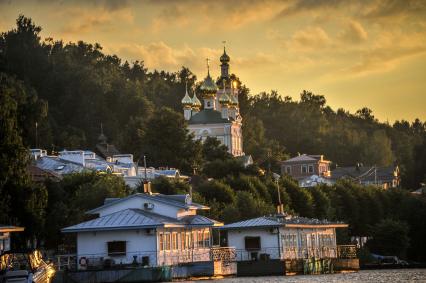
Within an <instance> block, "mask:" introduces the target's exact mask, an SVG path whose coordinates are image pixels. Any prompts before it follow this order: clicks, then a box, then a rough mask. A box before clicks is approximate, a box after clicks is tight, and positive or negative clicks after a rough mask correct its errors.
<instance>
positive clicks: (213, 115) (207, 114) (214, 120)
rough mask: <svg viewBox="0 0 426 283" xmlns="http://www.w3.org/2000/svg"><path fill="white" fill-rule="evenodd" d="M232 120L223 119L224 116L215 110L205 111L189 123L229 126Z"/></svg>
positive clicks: (193, 117)
mask: <svg viewBox="0 0 426 283" xmlns="http://www.w3.org/2000/svg"><path fill="white" fill-rule="evenodd" d="M231 121H232V119H231V118H230V119H229V120H228V119H224V118H222V114H221V113H220V112H219V111H217V110H213V109H203V110H201V111H200V112H198V113H197V114H195V115H194V116H192V117H191V119H189V121H188V123H189V124H190V125H192V124H229V123H231Z"/></svg>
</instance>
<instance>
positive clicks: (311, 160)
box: [281, 154, 331, 181]
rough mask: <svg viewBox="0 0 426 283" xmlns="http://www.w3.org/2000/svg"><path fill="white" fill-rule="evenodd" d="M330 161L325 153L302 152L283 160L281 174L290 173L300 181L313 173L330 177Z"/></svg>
mask: <svg viewBox="0 0 426 283" xmlns="http://www.w3.org/2000/svg"><path fill="white" fill-rule="evenodd" d="M330 163H331V162H330V161H329V160H325V159H324V156H323V155H307V154H302V155H299V156H296V157H293V158H290V159H288V160H286V161H283V162H282V163H281V174H286V175H289V176H291V177H293V178H294V179H296V180H298V181H300V180H302V179H305V178H306V177H309V176H312V175H316V176H320V177H329V176H330Z"/></svg>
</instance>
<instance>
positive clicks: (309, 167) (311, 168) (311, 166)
mask: <svg viewBox="0 0 426 283" xmlns="http://www.w3.org/2000/svg"><path fill="white" fill-rule="evenodd" d="M308 173H314V165H309V166H308Z"/></svg>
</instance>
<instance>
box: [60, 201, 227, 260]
mask: <svg viewBox="0 0 426 283" xmlns="http://www.w3.org/2000/svg"><path fill="white" fill-rule="evenodd" d="M207 209H209V208H208V207H207V206H204V205H201V204H197V203H194V202H192V199H191V197H190V195H162V194H151V193H147V194H133V195H130V196H128V197H125V198H118V199H106V200H105V203H104V205H102V206H100V207H98V208H95V209H93V210H91V211H88V212H87V214H90V215H97V216H98V217H97V218H95V219H93V220H89V221H86V222H82V223H79V224H76V225H73V226H70V227H66V228H64V229H62V232H63V233H76V234H77V258H78V263H79V268H85V267H87V266H90V265H100V266H103V265H104V264H106V263H109V264H112V263H116V264H132V263H137V264H142V265H144V266H162V265H175V264H178V263H185V262H203V261H210V260H211V253H210V252H211V247H212V228H213V227H217V226H221V225H223V224H222V223H221V222H218V221H215V220H212V219H209V218H207V217H204V216H201V215H197V212H198V211H200V210H207Z"/></svg>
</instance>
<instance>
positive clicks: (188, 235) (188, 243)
mask: <svg viewBox="0 0 426 283" xmlns="http://www.w3.org/2000/svg"><path fill="white" fill-rule="evenodd" d="M191 247H192V245H191V233H186V234H185V249H190V248H191Z"/></svg>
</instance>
